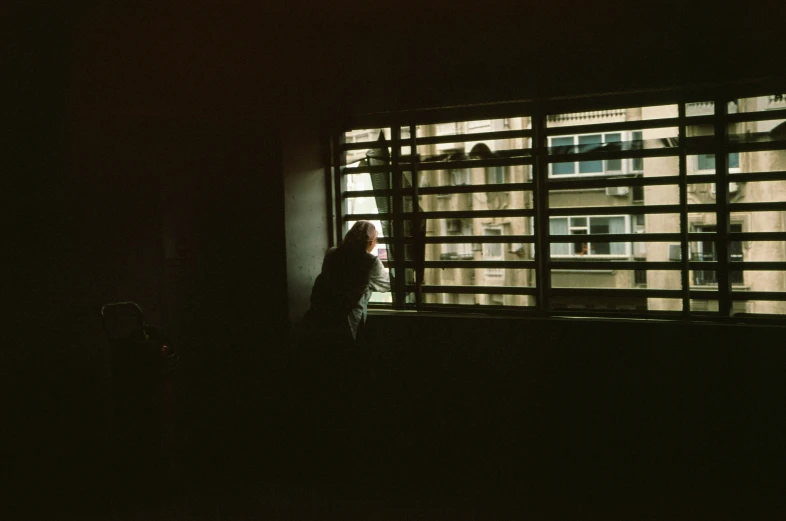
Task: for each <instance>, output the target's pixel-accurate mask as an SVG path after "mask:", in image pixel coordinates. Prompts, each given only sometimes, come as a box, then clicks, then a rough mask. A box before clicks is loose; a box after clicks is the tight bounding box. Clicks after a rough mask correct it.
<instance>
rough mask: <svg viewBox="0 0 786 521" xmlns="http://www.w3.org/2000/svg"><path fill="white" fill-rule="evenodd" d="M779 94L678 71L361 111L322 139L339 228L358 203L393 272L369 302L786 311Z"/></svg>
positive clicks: (783, 120) (488, 308) (674, 312)
mask: <svg viewBox="0 0 786 521" xmlns="http://www.w3.org/2000/svg"><path fill="white" fill-rule="evenodd" d="M746 88H748V87H746ZM772 91H776V92H780V91H782V86H780V88H774V89H772V90H770V92H772ZM749 94H757V96H754V97H746V96H749ZM779 96H780V95H777V94H776V95H772V94H768V93H767V92H766V91H765V92H764V93H756V92H746V91H742V90H740V92H739V93H735V95H734V96H733V97H732V96H731V95H730V94H729V90H728V89H725V90H724V91H723V95H720V94H717V93H713V92H711V91H707V90H705V91H702V92H698V91H697V92H691V91H690V90H687V89H684V90H682V91H679V92H677V91H671V92H669V91H658V92H656V93H644V94H627V95H620V96H606V97H603V98H596V99H592V98H581V99H569V100H557V101H552V100H550V101H544V102H527V103H510V104H504V103H501V104H494V105H488V106H479V107H464V108H451V109H445V110H444V111H423V112H417V111H413V112H411V113H406V114H400V113H399V114H376V115H369V116H364V117H359V118H357V119H358V121H365V122H373V125H368V124H366V125H362V124H361V125H353V126H352V127H348V128H353V127H354V128H356V130H349V131H344V132H343V133H340V134H338V135H336V137H335V143H334V147H333V150H334V151H335V155H334V158H333V164H334V168H333V169H332V172H333V182H334V185H333V189H332V192H333V193H335V194H336V206H335V208H336V210H337V211H336V213H335V216H334V217H335V221H336V223H335V224H336V227H335V229H336V230H337V231H339V232H341V233H340V234H339V233H337V235H338V236H337V237H336V239H337V240H340V239H341V237H340V235H343V233H345V232H346V230H347V229H348V227H349V226H351V224H352V223H353V222H354V221H356V220H359V219H366V220H371V221H373V222H374V223H375V225H376V226H377V227H378V230H379V232H380V238H379V243H380V247H381V248H384V254H385V257H386V258H385V259H384V263H385V265H386V266H388V267H389V268H390V269H391V271H392V272H393V273H394V274H395V275H397V276H396V277H395V284H394V288H393V289H394V291H393V298H391V299H389V302H387V303H384V302H380V303H377V304H375V306H377V307H387V308H391V309H402V310H403V309H413V310H421V311H429V310H450V311H453V312H462V311H470V312H473V313H475V312H478V311H479V310H481V311H484V312H488V313H499V312H514V313H521V314H539V315H547V316H548V315H558V314H564V313H565V312H570V313H571V314H576V313H578V314H585V315H589V316H594V315H611V316H643V317H652V316H658V317H679V318H685V317H686V316H692V315H695V314H696V313H698V314H699V315H701V316H702V317H707V316H708V315H711V316H715V317H718V318H722V317H728V316H731V315H732V314H733V313H734V311H735V310H736V311H739V310H740V309H748V310H750V309H756V310H757V313H758V312H760V310H763V311H761V312H762V313H766V314H786V109H780V108H775V109H773V100H776V101H779V100H780V99H781V98H780V97H779ZM359 137H365V140H360V139H359ZM358 158H359V159H358ZM350 159H353V161H350ZM360 179H362V182H361V181H360ZM702 186H705V187H708V188H707V189H696V187H702ZM357 187H361V188H362V189H358V188H357ZM456 194H461V195H460V196H457V197H453V196H454V195H456ZM358 209H360V210H358ZM732 221H734V222H732ZM740 222H744V223H745V224H744V226H743V225H742V224H738V223H740ZM743 230H744V231H743ZM579 236H580V237H579ZM674 252H689V254H688V255H681V254H674ZM699 302H701V303H702V304H697V303H699Z"/></svg>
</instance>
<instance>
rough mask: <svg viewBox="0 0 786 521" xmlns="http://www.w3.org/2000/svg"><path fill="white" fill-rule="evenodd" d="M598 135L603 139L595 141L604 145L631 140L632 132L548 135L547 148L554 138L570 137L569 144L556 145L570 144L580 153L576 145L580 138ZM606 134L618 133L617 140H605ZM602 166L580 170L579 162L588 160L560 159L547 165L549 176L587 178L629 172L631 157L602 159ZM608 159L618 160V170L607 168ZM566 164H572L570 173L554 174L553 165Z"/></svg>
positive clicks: (579, 145)
mask: <svg viewBox="0 0 786 521" xmlns="http://www.w3.org/2000/svg"><path fill="white" fill-rule="evenodd" d="M596 135H600V136H602V138H603V141H601V142H600V143H597V144H599V145H606V144H607V143H625V142H629V141H631V140H632V135H633V132H623V131H618V132H601V133H597V132H595V133H582V134H555V135H553V136H549V138H548V146H549V149H553V148H554V147H555V145H554V144H553V142H554V140H556V139H567V138H572V139H573V142H572V144H571V145H556V146H571V147H573V149H574V150H577V152H576V153H581V152H582V151H581V150H580V149H578V148H577V147H581V146H582V144H581V143H580V140H581V138H582V137H589V136H596ZM608 135H619V136H620V139H619V141H606V136H608ZM590 144H595V143H585V144H584V145H590ZM600 161H601V162H602V168H601V171H600V172H581V171H580V170H581V164H582V163H587V162H588V161H560V162H559V163H551V164H550V165H549V178H560V179H561V178H571V177H581V178H587V177H589V176H609V175H623V174H629V173H631V172H633V171H634V169H633V159H602V160H600ZM609 161H620V169H619V170H610V169H609V168H608V162H609ZM555 164H560V165H566V164H572V165H573V173H570V174H567V173H566V174H555V173H554V165H555Z"/></svg>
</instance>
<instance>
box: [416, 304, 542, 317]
mask: <svg viewBox="0 0 786 521" xmlns="http://www.w3.org/2000/svg"><path fill="white" fill-rule="evenodd" d="M423 309H424V310H426V311H428V312H431V313H435V314H439V313H445V314H458V313H460V314H461V315H462V316H467V315H478V316H514V317H526V316H538V313H537V312H536V308H535V306H534V305H533V306H514V305H501V306H500V305H485V304H484V305H480V304H437V303H429V302H424V303H423Z"/></svg>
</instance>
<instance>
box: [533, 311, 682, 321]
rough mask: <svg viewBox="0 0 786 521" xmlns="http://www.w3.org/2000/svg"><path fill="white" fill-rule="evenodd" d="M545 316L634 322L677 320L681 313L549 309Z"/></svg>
mask: <svg viewBox="0 0 786 521" xmlns="http://www.w3.org/2000/svg"><path fill="white" fill-rule="evenodd" d="M546 315H547V316H549V317H553V318H604V319H634V320H647V321H651V320H663V321H667V320H669V321H670V320H675V319H677V320H679V319H681V318H682V311H659V310H658V311H654V310H646V311H635V310H629V309H609V310H587V309H550V310H548V311H547V312H546Z"/></svg>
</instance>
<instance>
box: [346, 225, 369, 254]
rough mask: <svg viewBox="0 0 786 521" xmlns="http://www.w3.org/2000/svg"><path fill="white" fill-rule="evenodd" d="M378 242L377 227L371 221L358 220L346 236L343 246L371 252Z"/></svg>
mask: <svg viewBox="0 0 786 521" xmlns="http://www.w3.org/2000/svg"><path fill="white" fill-rule="evenodd" d="M376 244H377V228H376V227H375V226H374V224H373V223H371V222H370V221H357V222H356V223H355V224H354V225H353V226H352V228H351V229H350V230H349V231H348V232H347V234H346V235H345V236H344V242H343V244H342V247H344V248H349V249H351V250H358V251H367V252H371V250H373V249H374V246H376Z"/></svg>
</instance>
